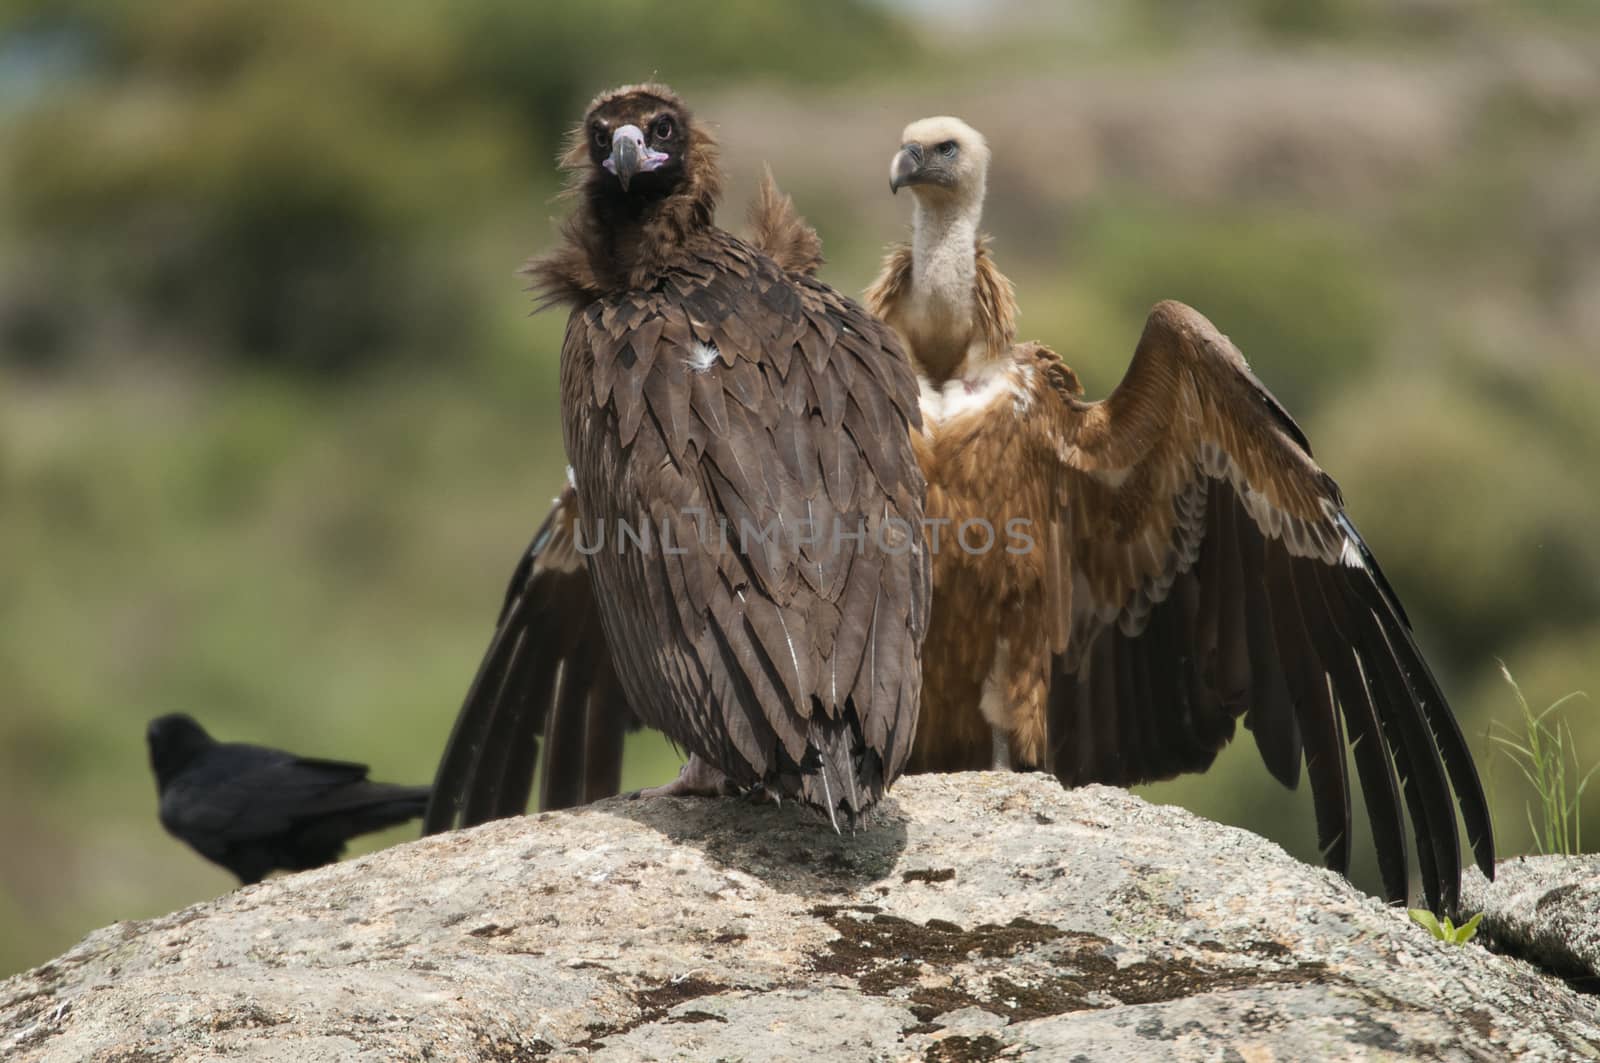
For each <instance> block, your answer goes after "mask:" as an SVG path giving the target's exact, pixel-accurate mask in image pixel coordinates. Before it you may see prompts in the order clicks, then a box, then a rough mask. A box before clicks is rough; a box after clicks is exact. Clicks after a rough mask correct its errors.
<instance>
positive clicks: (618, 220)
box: [523, 85, 722, 309]
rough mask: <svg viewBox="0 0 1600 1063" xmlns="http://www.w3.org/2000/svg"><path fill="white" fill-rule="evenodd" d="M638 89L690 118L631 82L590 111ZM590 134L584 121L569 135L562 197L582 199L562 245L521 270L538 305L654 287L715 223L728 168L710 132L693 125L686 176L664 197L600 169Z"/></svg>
mask: <svg viewBox="0 0 1600 1063" xmlns="http://www.w3.org/2000/svg"><path fill="white" fill-rule="evenodd" d="M638 91H646V92H648V93H649V94H650V95H652V96H656V97H659V98H661V99H665V100H669V101H671V102H672V103H673V104H674V105H675V106H676V107H678V109H679V111H680V112H681V113H683V114H684V115H685V117H687V111H686V110H685V109H684V108H683V107H682V104H681V103H680V102H679V101H678V98H677V97H676V96H675V95H673V93H672V91H671V90H670V89H668V88H666V87H665V86H662V85H629V86H625V87H624V88H620V89H617V90H614V91H613V92H608V93H605V94H603V95H602V96H600V97H598V98H596V100H595V101H594V103H592V104H590V110H591V111H592V110H593V109H594V108H596V107H598V106H600V105H601V104H603V103H605V102H606V101H608V100H611V99H614V98H616V97H619V96H623V95H626V94H628V93H631V92H638ZM586 138H587V131H586V126H585V125H584V124H580V125H579V126H578V127H577V128H576V129H574V130H573V131H572V132H571V133H570V134H569V135H568V138H567V145H566V148H565V150H564V151H563V152H562V155H561V158H560V165H561V168H562V169H564V170H566V171H567V174H568V183H567V190H566V192H565V193H564V195H565V196H568V197H571V198H573V199H576V200H577V201H578V202H577V206H576V209H574V211H573V212H572V214H571V215H569V216H568V217H567V220H566V221H565V222H564V223H563V224H562V227H561V236H562V239H561V244H560V245H559V246H558V247H556V248H555V249H554V250H552V251H550V252H548V253H547V254H544V255H541V256H539V257H538V258H535V259H533V260H531V261H530V262H529V263H528V264H527V266H526V267H525V268H524V270H523V272H525V273H526V274H528V276H529V277H531V278H532V280H533V290H534V292H535V293H536V296H537V298H538V309H544V308H546V307H548V306H552V305H554V304H557V303H567V304H568V305H573V306H581V305H583V304H585V303H588V302H590V301H592V300H594V299H595V298H598V297H599V296H601V295H603V294H605V293H606V292H614V291H624V290H628V289H633V288H648V287H650V286H651V285H652V284H654V283H655V281H656V280H657V279H658V278H659V277H660V276H661V274H662V273H664V272H666V271H667V270H669V269H671V268H672V267H673V266H674V265H676V264H677V263H679V262H681V261H682V260H683V259H684V257H685V255H686V254H689V253H692V251H693V249H694V246H695V244H696V243H697V241H698V239H699V238H701V237H703V236H704V235H705V234H706V233H707V232H709V231H710V230H711V229H712V228H713V227H714V224H715V221H714V219H715V217H716V211H717V202H718V200H719V199H720V198H721V196H722V173H721V169H720V167H719V165H718V161H717V143H716V139H715V138H714V137H713V136H712V135H711V134H710V133H708V132H706V131H705V130H704V129H702V128H700V127H699V126H698V125H690V126H689V148H688V151H687V152H686V153H685V157H684V174H683V179H682V180H681V181H680V182H679V183H678V184H677V185H676V186H675V187H673V188H672V189H671V190H670V191H669V192H667V193H666V194H663V195H659V196H649V195H640V194H637V192H636V193H635V194H633V195H629V194H628V193H627V192H626V191H624V189H623V188H622V186H621V185H620V184H619V183H618V182H617V180H616V178H615V177H613V176H612V175H611V174H608V173H606V172H605V171H603V170H598V169H596V168H595V167H594V166H593V165H592V164H591V162H590V159H589V154H588V142H587V139H586Z"/></svg>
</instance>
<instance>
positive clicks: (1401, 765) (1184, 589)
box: [866, 118, 1494, 910]
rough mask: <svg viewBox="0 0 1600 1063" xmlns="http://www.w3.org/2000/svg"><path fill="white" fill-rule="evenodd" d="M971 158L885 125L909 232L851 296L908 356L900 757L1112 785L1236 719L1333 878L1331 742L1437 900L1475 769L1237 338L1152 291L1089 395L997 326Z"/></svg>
mask: <svg viewBox="0 0 1600 1063" xmlns="http://www.w3.org/2000/svg"><path fill="white" fill-rule="evenodd" d="M988 163H989V150H988V147H987V145H986V144H985V142H984V139H983V137H982V136H980V135H979V134H978V133H977V132H976V131H975V130H973V129H972V128H971V127H969V126H967V125H966V124H965V123H963V122H961V121H959V120H957V119H954V118H929V119H924V120H922V121H918V122H913V123H912V124H911V125H910V126H908V127H907V128H906V130H905V132H904V134H903V135H902V137H901V146H900V149H899V151H898V152H897V153H896V154H895V155H894V157H893V160H892V161H891V164H890V189H891V191H897V190H899V189H901V188H906V189H908V190H909V191H910V192H911V194H912V196H913V200H914V215H913V227H912V241H911V244H910V245H909V246H902V247H898V248H896V249H894V250H892V251H891V253H890V254H889V256H888V257H887V259H886V260H885V262H884V267H883V271H882V273H881V275H880V276H879V278H878V280H877V281H876V282H875V283H874V284H873V285H872V287H871V289H870V290H869V291H868V292H867V297H866V299H867V305H868V306H869V307H870V308H871V309H872V310H873V312H874V313H876V314H877V315H879V316H880V317H882V318H883V319H884V320H885V321H887V322H888V323H889V324H890V325H891V326H893V327H894V329H895V330H896V331H897V332H899V333H900V335H901V337H902V338H903V339H904V340H905V342H906V347H907V350H908V352H909V353H910V355H911V357H912V361H913V364H914V365H915V366H916V367H917V370H918V374H919V381H920V385H921V405H922V427H921V429H920V430H918V431H916V432H915V433H914V435H913V441H914V443H915V445H916V448H917V458H918V461H919V463H920V464H921V466H922V470H923V474H924V475H925V476H926V477H927V480H928V501H927V519H928V521H929V527H930V529H932V528H935V527H942V528H944V529H946V537H947V541H946V542H945V543H942V544H939V545H938V547H937V548H931V549H930V553H932V555H933V573H934V576H933V578H934V591H933V597H934V602H933V613H932V616H931V618H930V620H929V628H928V640H927V643H926V644H925V646H924V650H923V662H924V671H923V697H922V717H921V721H920V724H919V729H918V735H917V743H916V746H915V749H914V750H913V753H912V762H911V764H910V765H909V766H908V769H907V770H909V771H917V770H961V769H972V768H984V767H990V766H993V767H1015V768H1018V769H1030V770H1031V769H1039V770H1047V771H1053V772H1054V773H1055V774H1056V776H1057V777H1058V778H1060V779H1061V781H1062V782H1064V783H1065V784H1067V785H1069V786H1073V785H1078V784H1082V783H1090V782H1099V783H1107V784H1111V785H1117V786H1128V785H1132V784H1135V783H1141V782H1148V781H1152V780H1156V779H1165V778H1170V777H1172V776H1174V775H1177V774H1180V773H1182V772H1191V771H1203V770H1205V769H1206V768H1207V767H1209V766H1210V764H1211V762H1212V760H1213V759H1214V758H1215V757H1216V755H1217V753H1218V751H1219V750H1220V749H1221V748H1222V747H1223V746H1224V745H1225V744H1226V743H1227V742H1228V741H1229V739H1230V738H1232V736H1233V733H1234V721H1235V720H1236V719H1238V718H1240V717H1243V719H1244V722H1245V726H1246V727H1248V728H1249V729H1250V731H1251V733H1252V734H1253V735H1254V736H1255V740H1256V745H1257V748H1258V749H1259V750H1260V752H1261V755H1262V759H1263V760H1264V761H1265V762H1266V765H1267V768H1268V770H1269V771H1271V773H1272V774H1273V775H1274V776H1275V777H1276V778H1277V779H1278V780H1279V781H1281V782H1282V783H1283V784H1284V785H1286V786H1289V787H1291V788H1292V787H1294V786H1295V785H1296V784H1297V783H1298V780H1299V775H1300V766H1301V761H1302V759H1303V760H1304V762H1305V766H1306V772H1307V774H1308V775H1309V776H1310V780H1311V790H1312V796H1313V801H1314V806H1315V810H1316V823H1317V836H1318V843H1319V845H1320V847H1321V848H1322V850H1323V852H1324V854H1325V856H1326V859H1327V862H1328V865H1329V866H1330V867H1333V868H1335V869H1336V870H1339V871H1341V872H1344V871H1345V870H1346V869H1347V868H1348V866H1349V859H1350V826H1351V823H1350V820H1351V812H1350V784H1349V779H1348V776H1347V769H1346V750H1347V746H1348V748H1349V750H1350V751H1351V752H1353V759H1354V762H1355V768H1356V773H1357V776H1358V777H1359V780H1360V784H1361V786H1362V789H1363V791H1364V793H1365V795H1366V799H1367V806H1368V810H1369V812H1370V815H1371V822H1372V831H1373V836H1374V840H1375V843H1376V847H1377V855H1378V863H1379V868H1380V871H1381V873H1382V877H1383V882H1384V888H1385V891H1386V892H1387V894H1388V896H1389V898H1390V899H1391V900H1395V901H1399V900H1404V899H1405V897H1406V894H1407V869H1406V844H1405V838H1404V824H1403V822H1402V819H1401V815H1402V813H1401V804H1402V801H1401V794H1402V792H1403V794H1404V804H1405V807H1406V809H1407V811H1409V813H1410V817H1411V822H1412V828H1413V831H1414V833H1415V837H1416V851H1417V859H1418V862H1419V864H1420V866H1421V871H1422V884H1423V887H1424V891H1425V893H1426V896H1427V899H1428V903H1429V905H1430V906H1431V907H1433V908H1434V909H1435V910H1439V909H1440V907H1441V904H1442V905H1443V906H1444V907H1445V908H1451V909H1453V908H1454V907H1455V904H1456V898H1457V890H1458V885H1459V878H1460V861H1461V858H1460V850H1459V847H1458V845H1459V843H1458V839H1457V831H1456V809H1457V807H1458V806H1459V808H1460V810H1461V814H1462V817H1463V819H1464V821H1465V824H1466V829H1467V837H1468V838H1469V840H1470V841H1471V843H1472V847H1473V850H1474V852H1475V853H1476V856H1477V859H1478V863H1479V866H1480V867H1481V868H1482V869H1483V871H1484V874H1486V875H1491V876H1492V874H1493V871H1494V843H1493V840H1492V837H1491V831H1490V823H1489V812H1488V808H1487V805H1486V803H1485V801H1484V795H1483V789H1482V786H1481V785H1480V783H1479V780H1478V775H1477V771H1476V769H1475V768H1474V766H1473V763H1472V758H1471V756H1470V754H1469V753H1468V750H1467V745H1466V742H1465V741H1464V740H1463V738H1462V735H1461V730H1460V727H1459V726H1458V725H1457V723H1456V720H1455V717H1454V716H1453V715H1452V713H1451V711H1450V707H1449V705H1448V704H1447V703H1446V701H1445V698H1444V694H1443V692H1442V691H1441V690H1440V689H1439V685H1438V683H1437V682H1436V681H1435V680H1434V678H1433V675H1432V674H1431V673H1430V671H1429V670H1428V666H1427V664H1426V662H1424V661H1423V659H1422V655H1421V653H1420V652H1419V651H1418V649H1417V645H1416V643H1415V641H1413V639H1412V636H1411V630H1410V623H1409V621H1408V619H1407V617H1406V615H1405V612H1404V610H1403V609H1402V608H1401V606H1400V602H1399V599H1398V598H1397V597H1396V596H1395V594H1394V591H1393V589H1392V588H1391V587H1390V586H1389V583H1388V581H1387V580H1386V579H1385V578H1384V576H1383V573H1382V571H1381V570H1380V569H1379V568H1378V563H1377V560H1376V559H1375V558H1374V557H1373V556H1372V553H1371V551H1369V550H1368V549H1367V545H1366V543H1365V542H1363V541H1362V539H1361V536H1360V535H1359V534H1358V533H1357V532H1356V529H1355V527H1354V525H1353V524H1351V522H1350V519H1349V517H1348V516H1347V515H1346V514H1345V511H1344V502H1343V499H1342V498H1341V496H1340V493H1339V488H1338V485H1337V484H1335V483H1334V482H1333V480H1332V479H1331V478H1330V477H1329V476H1328V475H1327V474H1326V473H1325V472H1323V471H1322V469H1321V468H1319V467H1318V465H1317V464H1316V462H1315V461H1314V460H1313V459H1312V456H1311V448H1310V446H1309V445H1308V444H1307V442H1306V439H1305V436H1304V435H1303V434H1302V432H1301V431H1300V428H1299V427H1298V426H1297V425H1296V424H1295V422H1294V421H1293V420H1292V419H1291V418H1290V416H1289V414H1288V413H1287V412H1286V411H1285V410H1284V409H1283V407H1282V406H1281V405H1279V404H1278V402H1277V400H1276V399H1274V398H1273V397H1272V395H1271V394H1270V393H1269V392H1268V391H1267V389H1266V387H1265V386H1263V385H1262V383H1261V382H1260V381H1259V380H1257V379H1256V377H1255V375H1254V374H1253V373H1251V371H1250V368H1249V366H1248V365H1247V364H1246V363H1245V360H1244V358H1243V356H1241V355H1240V353H1239V351H1238V349H1237V348H1235V347H1234V345H1233V344H1232V343H1230V342H1229V340H1228V338H1227V337H1226V336H1224V335H1223V334H1222V333H1220V332H1218V331H1217V329H1216V328H1215V327H1214V326H1213V325H1212V324H1211V322H1209V321H1207V320H1206V319H1205V318H1204V317H1203V316H1201V315H1200V314H1199V313H1197V312H1196V311H1194V310H1193V309H1191V308H1189V307H1187V306H1184V305H1183V304H1181V303H1176V302H1163V303H1160V304H1158V305H1157V306H1156V307H1155V309H1154V310H1152V311H1151V313H1150V316H1149V318H1148V320H1147V321H1146V322H1145V328H1144V334H1143V336H1141V338H1140V340H1139V345H1138V347H1137V349H1136V350H1135V352H1134V356H1133V362H1132V364H1131V365H1130V366H1129V368H1128V371H1127V374H1126V375H1125V376H1124V377H1123V380H1122V383H1121V384H1119V385H1118V386H1117V388H1116V390H1114V391H1113V392H1112V394H1111V395H1110V397H1109V398H1107V399H1104V400H1102V401H1099V402H1086V401H1084V400H1083V398H1082V397H1081V396H1082V388H1081V387H1080V386H1079V384H1078V380H1077V378H1076V377H1075V376H1074V374H1073V373H1072V370H1070V369H1069V368H1067V366H1065V365H1064V364H1063V363H1062V362H1061V360H1060V359H1059V358H1058V357H1057V356H1056V355H1055V354H1054V353H1053V352H1051V351H1049V350H1048V349H1046V348H1044V347H1042V346H1040V345H1038V344H1034V343H1018V342H1016V341H1015V328H1014V316H1015V303H1014V301H1013V298H1012V289H1011V284H1010V282H1009V281H1008V280H1007V279H1006V278H1005V277H1004V276H1002V275H1001V274H1000V273H999V271H998V270H997V269H996V268H995V265H994V262H993V260H992V259H991V258H990V256H989V254H988V252H987V250H986V248H985V245H984V241H983V239H982V237H980V236H979V231H978V223H979V219H980V216H981V213H982V210H983V200H984V185H985V177H986V171H987V168H988ZM1018 521H1020V522H1021V524H1020V525H1017V524H1014V523H1013V522H1018ZM969 523H970V526H973V527H980V528H982V527H992V528H996V529H1004V528H1005V527H1006V526H1007V525H1008V524H1010V525H1012V526H1013V527H1016V528H1020V529H1025V536H1026V539H1027V544H1026V548H1023V549H1001V548H998V547H996V548H994V549H990V550H988V551H985V552H977V551H973V550H971V549H967V548H966V545H967V544H963V543H962V542H961V541H959V540H957V541H949V539H950V538H951V534H950V533H951V532H952V531H958V530H959V529H960V528H961V527H962V526H963V525H968V524H969ZM1002 534H1003V532H1002ZM968 538H969V541H970V540H972V539H976V538H978V536H977V535H976V534H969V537H968ZM980 541H981V540H980ZM930 546H932V544H931V543H930ZM1452 788H1453V790H1454V795H1453V796H1452Z"/></svg>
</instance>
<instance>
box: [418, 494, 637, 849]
mask: <svg viewBox="0 0 1600 1063" xmlns="http://www.w3.org/2000/svg"><path fill="white" fill-rule="evenodd" d="M577 519H578V512H577V499H576V496H575V495H574V493H573V490H572V488H571V487H567V488H565V489H564V490H563V491H562V492H561V495H560V497H558V498H557V499H556V501H555V505H554V507H552V509H551V510H550V515H549V516H547V517H546V518H545V520H544V523H543V524H542V525H540V527H539V530H538V531H537V532H536V533H535V534H534V537H533V542H532V543H530V544H529V546H528V549H527V551H526V552H525V553H524V554H523V556H522V561H521V563H520V564H518V565H517V569H516V571H515V572H514V573H512V576H511V582H510V585H509V586H508V587H507V588H506V596H505V602H504V604H503V605H502V606H501V609H500V619H499V620H498V621H497V622H496V625H495V633H494V638H493V639H492V640H491V641H490V643H489V649H488V652H487V653H485V654H484V658H483V663H482V664H480V665H479V667H478V674H477V676H476V677H475V678H474V679H473V681H472V686H471V687H470V688H469V689H468V690H467V697H466V700H465V702H463V704H462V706H461V711H460V713H459V714H458V715H457V717H456V723H455V727H454V729H453V730H452V731H451V733H450V740H449V742H448V743H447V745H446V746H445V751H444V755H443V757H441V758H440V761H439V769H438V772H437V774H436V776H435V779H434V786H433V797H432V799H431V800H430V801H429V804H428V812H427V816H426V817H425V819H424V820H423V833H424V834H434V833H437V832H439V831H441V830H448V829H450V828H451V827H454V826H462V827H470V826H473V825H474V824H477V823H482V822H485V821H487V820H490V819H496V818H499V817H502V816H515V815H521V814H522V813H523V812H524V811H526V809H527V807H528V798H529V795H530V793H531V791H532V788H533V776H534V765H535V762H536V761H537V760H538V756H539V747H540V739H541V737H542V738H543V745H544V748H545V770H544V777H543V780H542V784H541V787H540V791H541V792H540V801H539V803H540V807H542V808H568V807H571V806H573V805H578V804H583V803H585V802H588V801H593V800H596V799H598V798H601V797H607V796H609V795H611V794H614V793H616V792H617V789H618V787H619V785H620V780H621V772H622V741H623V737H624V735H625V734H626V733H627V732H628V731H629V730H633V729H637V728H638V726H639V724H638V721H637V720H636V719H635V718H634V716H633V713H632V711H631V710H630V709H629V708H628V705H627V702H626V700H625V699H624V698H623V697H622V694H621V691H620V690H618V688H617V685H616V674H615V672H614V671H613V669H612V664H611V654H610V652H609V650H608V649H607V647H606V641H605V634H604V632H602V631H601V630H600V620H599V616H598V613H597V612H596V607H595V600H594V593H593V590H592V589H591V587H590V582H589V573H588V571H587V569H586V568H585V565H584V558H583V556H582V555H581V554H580V553H579V551H578V548H577V543H576V541H575V538H574V532H575V525H576V521H577Z"/></svg>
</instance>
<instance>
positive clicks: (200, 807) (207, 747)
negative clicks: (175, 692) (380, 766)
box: [147, 714, 429, 886]
mask: <svg viewBox="0 0 1600 1063" xmlns="http://www.w3.org/2000/svg"><path fill="white" fill-rule="evenodd" d="M147 738H148V740H149V743H150V767H151V769H152V770H153V771H154V772H155V775H156V787H157V790H158V792H159V793H160V796H161V805H160V817H161V825H162V826H163V827H165V828H166V829H167V831H168V833H170V834H171V835H173V837H175V838H178V839H180V840H182V841H184V842H187V843H188V844H189V846H190V847H191V848H193V849H194V851H195V852H197V853H199V854H200V855H201V856H203V857H205V858H206V859H207V860H210V861H211V862H212V863H214V864H219V865H221V866H222V867H225V868H227V869H228V870H229V871H231V872H233V873H234V874H235V875H237V876H238V877H239V881H240V882H241V883H242V884H244V885H247V886H248V885H250V884H251V883H254V882H260V881H261V880H262V879H263V878H265V877H266V876H267V874H268V873H269V872H272V871H275V870H279V869H282V870H285V871H305V870H309V869H310V868H313V867H321V866H322V865H323V864H330V863H332V862H333V861H335V860H337V859H338V858H339V856H340V854H341V853H343V852H344V846H345V843H346V842H347V841H349V840H350V839H351V838H353V837H355V836H356V835H359V834H366V833H368V832H370V831H375V830H382V829H383V828H385V827H392V826H394V825H396V824H399V823H404V822H405V821H406V820H408V819H414V818H415V817H417V816H420V815H422V813H423V810H424V809H425V808H426V807H427V803H428V790H429V788H428V787H426V786H394V785H391V784H388V783H376V782H369V781H368V779H367V766H366V765H365V764H351V763H347V762H344V761H337V760H318V759H316V758H313V757H297V756H295V755H294V754H293V753H285V752H283V751H282V750H278V749H267V748H265V747H263V746H252V745H244V744H242V743H235V742H218V741H216V740H215V739H213V738H212V737H211V736H210V735H208V734H207V733H206V732H205V729H204V728H202V727H201V726H200V725H199V724H198V723H196V722H195V721H194V720H193V719H192V718H190V717H188V716H185V715H182V714H175V715H171V716H162V717H160V718H158V719H155V720H152V721H150V728H149V731H148V734H147Z"/></svg>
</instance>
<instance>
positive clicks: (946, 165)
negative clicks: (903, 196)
mask: <svg viewBox="0 0 1600 1063" xmlns="http://www.w3.org/2000/svg"><path fill="white" fill-rule="evenodd" d="M988 173H989V143H988V141H986V140H984V139H983V134H982V133H980V132H978V131H977V130H976V129H973V128H972V127H971V126H969V125H967V123H965V122H963V121H962V120H961V119H959V118H951V117H949V116H948V115H940V116H938V117H936V118H919V119H917V120H916V121H915V122H912V123H911V124H910V125H908V126H906V128H905V132H903V133H901V134H900V150H899V151H898V152H896V153H895V156H894V161H893V162H891V163H890V164H889V191H891V192H898V191H900V189H902V188H910V189H911V191H912V194H913V195H915V196H916V197H917V198H918V199H919V200H923V201H932V202H941V203H943V202H960V203H968V202H974V201H975V202H977V203H980V204H981V203H982V202H983V196H984V184H985V178H986V177H987V176H988Z"/></svg>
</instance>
